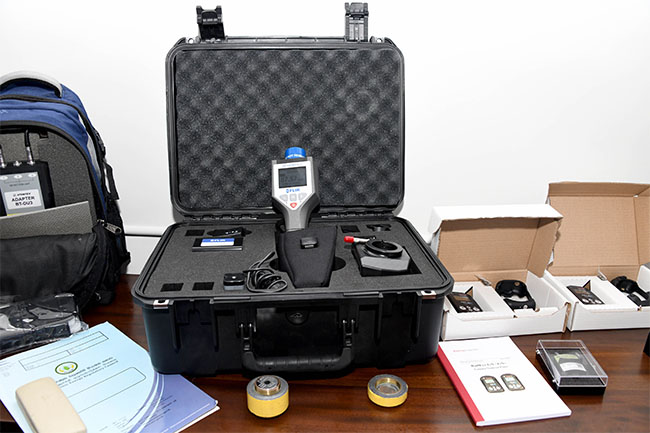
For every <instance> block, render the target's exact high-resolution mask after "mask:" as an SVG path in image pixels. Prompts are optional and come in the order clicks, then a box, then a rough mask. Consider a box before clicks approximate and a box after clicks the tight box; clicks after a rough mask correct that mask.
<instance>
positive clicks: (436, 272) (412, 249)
mask: <svg viewBox="0 0 650 433" xmlns="http://www.w3.org/2000/svg"><path fill="white" fill-rule="evenodd" d="M347 223H348V219H347V218H346V219H339V220H334V221H331V220H325V219H321V220H318V221H313V222H312V225H313V226H314V225H315V226H317V225H321V224H325V225H332V226H335V227H336V228H337V242H336V251H335V256H336V258H337V259H336V260H335V270H334V271H333V272H332V276H331V279H330V283H329V285H328V286H327V287H308V288H302V289H297V288H295V287H294V286H293V284H292V283H291V280H290V279H289V277H288V276H287V274H286V273H284V272H279V273H280V275H282V276H283V277H284V279H285V280H286V281H287V282H288V288H287V289H285V290H284V291H282V292H279V293H276V294H263V293H262V294H260V293H253V294H252V293H251V292H249V291H248V290H246V289H244V290H241V291H235V292H233V291H228V290H225V289H224V287H223V276H224V274H226V273H237V272H242V271H243V270H244V269H247V268H248V266H249V265H251V264H252V263H254V262H256V261H257V260H259V259H261V258H262V257H264V256H265V255H266V254H267V253H268V252H271V251H274V250H275V230H276V225H275V221H274V220H268V221H266V222H264V221H259V222H257V223H248V224H247V225H246V226H245V227H246V229H247V230H248V231H249V232H250V233H249V234H248V235H246V237H245V238H244V242H243V249H242V250H241V251H208V252H196V251H192V245H193V243H194V239H195V237H194V236H187V232H188V231H194V230H197V229H198V228H201V229H202V230H203V231H205V232H209V231H211V230H215V229H228V228H232V227H233V226H235V224H230V225H225V224H223V223H221V224H215V223H202V224H197V223H180V224H177V225H175V226H172V227H171V228H170V229H169V230H168V231H167V232H166V234H165V235H164V236H163V239H161V241H160V245H159V248H157V250H158V251H157V252H155V253H154V255H153V256H152V259H151V260H155V262H153V263H152V270H153V272H149V270H148V269H145V270H144V271H143V277H141V278H140V281H139V282H138V290H137V293H138V295H139V296H141V297H142V298H145V299H149V300H155V299H163V298H164V299H188V298H192V299H200V298H205V299H213V300H215V301H219V299H220V298H229V297H232V296H233V295H238V296H240V295H241V296H248V297H251V298H268V297H271V298H279V299H282V300H286V299H290V298H291V297H292V296H294V295H296V294H304V295H309V296H316V297H340V296H342V295H344V294H347V295H349V294H358V293H369V292H373V293H388V292H398V291H405V290H408V291H415V290H433V291H436V292H437V293H442V292H443V291H444V290H446V286H447V285H448V283H449V281H450V278H449V276H448V274H447V273H446V271H444V270H443V268H442V267H441V266H440V265H439V263H438V261H437V260H436V259H435V258H434V257H433V256H432V254H431V252H430V251H429V250H428V249H427V247H426V244H424V243H423V242H422V240H421V239H420V238H419V236H417V235H415V234H414V233H413V230H412V228H411V226H410V225H408V224H407V223H406V222H405V221H404V220H402V219H400V218H395V217H392V218H388V219H386V218H382V219H364V220H357V221H356V224H357V225H358V226H359V228H360V231H359V233H355V235H356V236H361V237H369V236H373V235H374V236H377V237H378V238H379V239H383V240H387V241H391V242H396V243H398V244H400V245H402V246H403V247H404V249H405V250H406V251H407V252H408V254H409V255H410V257H411V259H412V261H413V263H414V265H415V269H417V271H416V272H413V273H410V274H402V275H388V276H368V277H364V276H361V274H360V272H359V268H358V265H357V262H356V260H355V259H354V257H353V254H352V248H351V245H350V244H346V243H345V242H344V241H343V237H344V236H345V234H343V233H342V231H341V226H342V225H345V224H347ZM374 224H389V225H390V228H391V229H390V231H385V232H374V231H372V230H371V229H370V228H369V227H368V226H372V225H374ZM337 268H338V269H337ZM197 282H201V283H214V284H213V285H211V286H210V288H209V289H208V290H197V289H196V287H195V284H196V283H197ZM202 287H207V285H205V286H202Z"/></svg>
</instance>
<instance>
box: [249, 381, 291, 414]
mask: <svg viewBox="0 0 650 433" xmlns="http://www.w3.org/2000/svg"><path fill="white" fill-rule="evenodd" d="M246 394H247V395H246V399H247V400H248V410H249V411H251V413H252V414H253V415H257V416H259V417H260V418H273V417H275V416H278V415H282V414H283V413H284V411H285V410H287V408H288V407H289V384H288V383H287V381H286V380H284V379H282V378H281V377H278V376H272V375H264V376H259V377H256V378H255V379H253V380H251V381H250V382H248V385H247V386H246Z"/></svg>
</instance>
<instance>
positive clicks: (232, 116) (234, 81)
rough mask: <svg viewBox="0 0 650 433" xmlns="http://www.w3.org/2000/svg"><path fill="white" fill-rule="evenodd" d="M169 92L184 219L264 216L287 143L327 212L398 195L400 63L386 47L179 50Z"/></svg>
mask: <svg viewBox="0 0 650 433" xmlns="http://www.w3.org/2000/svg"><path fill="white" fill-rule="evenodd" d="M167 85H168V100H167V110H168V127H169V130H168V138H169V152H170V165H171V167H170V168H171V177H172V200H173V201H174V204H175V206H176V208H177V209H178V210H179V211H181V213H184V214H189V215H197V214H201V215H203V214H214V213H223V212H234V213H239V212H244V211H246V210H251V209H252V210H256V211H265V210H266V211H269V210H270V207H271V198H270V194H269V191H270V188H271V180H270V173H271V171H270V165H271V160H272V159H280V158H282V157H283V152H284V149H285V148H287V147H290V146H301V147H304V148H306V150H307V153H308V154H309V155H311V156H313V157H314V159H315V160H316V161H317V163H318V164H319V167H320V169H319V177H320V189H321V211H328V210H331V209H332V208H337V209H338V208H348V209H349V208H384V209H389V210H390V209H394V208H396V207H397V206H398V205H399V203H400V202H401V200H402V198H403V184H404V172H403V170H404V93H403V92H404V74H403V58H402V54H401V52H400V51H399V50H398V49H397V48H396V47H395V45H393V44H392V43H390V42H381V43H379V42H378V43H350V42H344V41H342V40H326V41H324V42H310V43H305V41H302V40H300V41H296V40H291V39H281V40H280V39H279V40H271V41H269V40H266V41H264V42H253V41H251V40H249V39H243V40H238V39H229V40H228V42H224V43H214V44H190V43H180V44H179V45H177V46H176V47H175V48H174V49H172V51H171V52H170V53H169V56H168V59H167Z"/></svg>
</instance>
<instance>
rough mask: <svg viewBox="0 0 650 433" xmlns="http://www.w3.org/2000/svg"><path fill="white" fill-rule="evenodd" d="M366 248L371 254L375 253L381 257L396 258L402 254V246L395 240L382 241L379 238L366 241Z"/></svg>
mask: <svg viewBox="0 0 650 433" xmlns="http://www.w3.org/2000/svg"><path fill="white" fill-rule="evenodd" d="M365 247H366V250H367V251H368V252H369V253H371V254H376V255H379V256H383V257H389V258H397V257H400V256H401V255H402V252H403V251H404V248H403V247H402V246H401V245H399V244H396V243H395V242H389V241H383V240H381V239H374V240H371V241H368V242H366V245H365Z"/></svg>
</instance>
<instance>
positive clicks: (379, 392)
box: [368, 374, 408, 407]
mask: <svg viewBox="0 0 650 433" xmlns="http://www.w3.org/2000/svg"><path fill="white" fill-rule="evenodd" d="M407 396H408V385H407V384H406V382H404V379H402V378H401V377H397V376H393V375H392V374H380V375H378V376H375V377H373V378H372V379H370V381H369V382H368V398H369V399H370V401H372V402H373V403H375V404H376V405H378V406H382V407H395V406H399V405H400V404H402V403H404V402H405V401H406V397H407Z"/></svg>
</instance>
